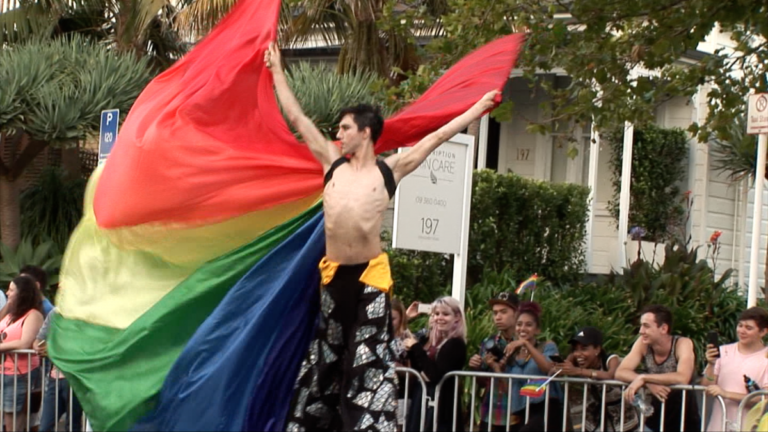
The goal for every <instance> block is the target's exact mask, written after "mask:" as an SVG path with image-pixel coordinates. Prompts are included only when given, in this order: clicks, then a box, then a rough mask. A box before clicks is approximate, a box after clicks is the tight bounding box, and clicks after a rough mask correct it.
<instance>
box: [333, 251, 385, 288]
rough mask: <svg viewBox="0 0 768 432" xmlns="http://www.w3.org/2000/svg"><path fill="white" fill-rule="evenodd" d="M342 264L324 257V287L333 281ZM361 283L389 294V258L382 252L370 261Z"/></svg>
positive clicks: (361, 277)
mask: <svg viewBox="0 0 768 432" xmlns="http://www.w3.org/2000/svg"><path fill="white" fill-rule="evenodd" d="M340 265H341V264H339V263H337V262H333V261H331V260H329V259H328V258H327V257H323V259H322V260H320V265H319V267H320V280H321V281H322V282H323V285H328V284H329V283H331V281H332V280H333V276H334V275H335V274H336V270H338V268H339V266H340ZM359 280H360V282H362V283H364V284H366V285H370V286H372V287H374V288H376V289H379V290H381V291H383V292H385V293H386V292H389V290H390V289H391V288H392V285H393V282H392V273H391V272H390V270H389V256H387V254H386V253H384V252H382V253H381V254H380V255H379V256H377V257H376V258H374V259H372V260H370V261H368V267H367V268H366V269H365V271H364V272H363V274H362V275H361V276H360V279H359Z"/></svg>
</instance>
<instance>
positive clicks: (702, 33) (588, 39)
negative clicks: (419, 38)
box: [401, 0, 768, 139]
mask: <svg viewBox="0 0 768 432" xmlns="http://www.w3.org/2000/svg"><path fill="white" fill-rule="evenodd" d="M448 10H449V12H448V13H446V14H444V15H443V16H442V18H441V20H442V24H443V27H444V36H443V37H441V38H438V39H435V40H434V41H433V42H432V43H431V44H430V50H431V51H432V53H433V54H434V61H431V62H430V63H429V65H428V67H426V68H425V69H424V70H422V71H420V72H419V73H416V74H413V75H414V76H412V77H411V78H412V80H409V82H408V83H407V84H406V85H405V86H404V89H401V90H402V91H403V92H404V93H406V94H407V92H408V91H409V90H410V89H411V88H412V87H414V86H415V87H416V88H417V89H418V88H423V86H424V85H425V82H426V83H427V84H428V83H429V82H430V80H431V79H432V78H433V77H434V76H436V75H438V74H439V73H440V71H441V70H442V69H443V68H445V66H446V65H449V64H452V63H453V62H455V61H456V59H458V58H460V57H461V56H463V55H465V54H466V53H467V52H468V51H470V50H472V49H474V48H476V47H478V46H481V45H482V44H484V43H486V42H488V41H490V40H492V39H495V38H496V37H498V36H501V35H504V34H508V33H513V32H526V33H527V35H528V37H527V43H526V48H525V50H524V51H523V53H522V55H521V58H520V61H519V62H518V67H520V68H521V69H522V71H523V73H524V76H525V77H527V78H529V79H531V80H534V79H535V76H536V73H537V72H541V71H551V70H554V69H556V68H562V69H564V70H565V72H566V73H567V74H568V75H569V76H570V77H571V82H570V84H569V85H568V86H567V87H565V88H554V87H553V86H552V85H551V84H549V83H547V82H542V86H543V87H544V90H545V91H546V92H547V93H548V94H549V95H550V96H551V103H548V104H546V105H543V106H542V108H543V109H544V110H546V111H547V113H548V115H547V116H546V117H547V120H546V121H543V122H542V124H540V125H538V127H535V128H534V129H537V130H542V129H543V128H544V127H550V126H551V124H552V120H555V119H560V120H568V119H571V120H582V121H585V120H589V119H590V118H592V117H594V119H595V122H596V124H597V125H598V126H601V127H606V126H614V125H619V124H623V122H624V121H625V120H628V121H632V122H634V123H637V124H642V123H645V122H648V121H651V120H653V118H652V117H653V112H654V110H653V108H654V107H655V106H657V105H658V104H660V103H662V102H664V101H665V100H668V99H669V98H672V97H675V96H691V95H693V94H694V93H695V92H696V90H697V89H698V88H699V87H700V86H701V85H704V84H711V85H712V86H711V88H710V90H709V93H708V95H707V97H708V102H709V106H710V111H709V113H708V117H707V120H706V123H705V124H702V125H696V124H694V125H693V126H692V127H691V130H692V131H694V132H697V133H699V137H700V138H701V139H708V138H709V137H710V136H711V135H712V134H713V133H714V134H715V135H716V136H717V135H721V134H723V133H724V132H725V130H726V129H727V128H728V126H729V125H730V124H731V123H732V121H733V119H734V118H735V117H736V116H737V115H738V114H739V113H741V112H742V111H743V109H744V105H745V96H746V94H747V93H748V92H749V90H750V89H757V90H761V91H766V90H768V75H767V74H766V72H768V49H767V48H768V6H766V3H765V2H764V1H762V0H742V1H717V0H696V1H677V0H676V1H667V0H637V1H631V2H624V1H618V2H617V1H613V0H572V1H567V2H564V1H558V0H545V1H541V0H450V1H449V3H448ZM714 29H719V30H721V31H723V32H728V33H726V34H730V37H731V39H732V41H733V42H734V44H735V47H736V50H737V53H736V54H733V55H726V54H727V52H728V49H727V48H725V47H721V48H718V49H717V50H716V51H715V52H714V54H713V55H708V56H705V57H704V58H703V59H701V60H700V61H699V62H698V63H694V64H687V65H683V64H682V63H681V61H680V60H681V58H682V57H683V56H684V55H685V54H686V53H689V52H690V51H692V50H696V49H697V48H698V46H699V44H700V43H701V42H703V41H705V39H706V38H707V36H708V35H709V34H710V33H711V32H712V31H713V30H714ZM634 67H639V68H641V69H645V70H649V71H654V73H655V74H656V76H655V77H645V76H635V75H633V74H632V72H631V71H632V69H633V68H634ZM736 71H738V73H733V72H736Z"/></svg>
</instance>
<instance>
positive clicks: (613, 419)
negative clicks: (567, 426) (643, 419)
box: [555, 327, 638, 432]
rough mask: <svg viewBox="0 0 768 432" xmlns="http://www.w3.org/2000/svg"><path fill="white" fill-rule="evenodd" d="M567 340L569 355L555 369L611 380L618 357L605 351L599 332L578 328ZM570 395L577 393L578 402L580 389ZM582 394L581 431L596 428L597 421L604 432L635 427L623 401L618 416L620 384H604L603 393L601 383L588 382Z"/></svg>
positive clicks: (633, 413)
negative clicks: (582, 419)
mask: <svg viewBox="0 0 768 432" xmlns="http://www.w3.org/2000/svg"><path fill="white" fill-rule="evenodd" d="M568 343H569V344H570V345H571V354H570V355H569V356H568V358H567V359H566V360H565V362H564V363H559V364H556V365H555V368H556V369H560V374H561V375H567V376H573V377H579V378H591V379H593V380H612V379H614V376H615V374H616V370H617V369H618V368H619V363H621V359H619V356H617V355H610V354H608V353H607V352H605V349H604V348H603V332H601V331H600V330H598V329H597V328H595V327H582V328H580V329H579V330H578V331H577V332H576V334H575V335H574V336H573V337H572V338H571V340H570V341H568ZM574 394H578V395H579V397H578V399H579V401H578V402H577V404H578V405H581V403H582V400H581V399H582V398H581V392H580V391H574ZM586 394H587V400H586V405H584V406H582V409H583V410H584V411H585V413H584V417H583V418H584V424H583V425H582V427H581V429H582V430H584V431H586V432H592V431H596V430H600V426H601V420H602V422H604V425H603V426H604V427H603V430H606V431H616V430H627V431H629V430H634V429H635V427H636V426H637V423H638V419H637V412H636V411H635V409H634V408H633V407H632V405H631V404H624V414H623V415H622V404H621V399H622V391H621V387H618V386H607V387H605V392H604V391H603V387H602V386H599V385H598V386H593V385H589V386H587V392H586ZM603 401H604V402H605V418H604V419H603V418H601V417H602V413H603V411H602V405H603ZM578 417H581V416H578ZM622 418H623V421H624V424H623V426H622V423H621V422H622Z"/></svg>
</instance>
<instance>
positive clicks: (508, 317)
mask: <svg viewBox="0 0 768 432" xmlns="http://www.w3.org/2000/svg"><path fill="white" fill-rule="evenodd" d="M493 324H494V325H495V326H496V328H497V329H499V331H501V332H504V331H507V330H509V329H512V331H513V332H514V329H515V310H514V309H512V308H511V307H509V306H508V305H505V304H495V305H493Z"/></svg>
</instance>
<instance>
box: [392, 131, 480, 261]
mask: <svg viewBox="0 0 768 432" xmlns="http://www.w3.org/2000/svg"><path fill="white" fill-rule="evenodd" d="M473 145H474V137H472V136H470V135H464V134H459V135H456V136H455V137H453V138H452V139H451V140H450V141H448V142H446V143H444V144H443V145H441V146H440V147H438V148H437V149H436V150H435V151H433V152H432V154H430V155H429V157H427V159H426V160H424V162H423V163H422V164H421V165H420V166H419V167H418V168H417V169H416V170H415V171H414V172H412V173H411V174H409V175H408V176H406V177H405V178H403V179H402V180H401V181H400V185H399V186H398V188H397V194H396V195H395V218H394V229H393V235H392V246H393V247H396V248H401V249H414V250H421V251H428V252H439V253H450V254H457V253H459V252H460V250H461V235H462V231H463V229H462V228H463V227H462V221H463V217H464V214H465V211H467V212H468V207H469V204H470V203H468V202H465V196H466V194H465V191H466V188H468V187H469V188H471V187H472V163H473V161H472V160H469V159H470V158H468V157H467V156H468V154H470V153H469V150H470V146H473ZM409 150H410V149H409V148H404V149H400V151H401V152H407V151H409Z"/></svg>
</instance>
